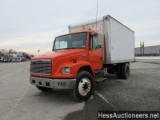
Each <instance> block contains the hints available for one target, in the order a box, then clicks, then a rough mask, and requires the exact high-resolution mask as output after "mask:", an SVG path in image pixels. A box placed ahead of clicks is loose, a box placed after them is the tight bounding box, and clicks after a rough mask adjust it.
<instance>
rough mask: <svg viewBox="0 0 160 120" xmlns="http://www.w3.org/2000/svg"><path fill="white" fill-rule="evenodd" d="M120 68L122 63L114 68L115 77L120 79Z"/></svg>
mask: <svg viewBox="0 0 160 120" xmlns="http://www.w3.org/2000/svg"><path fill="white" fill-rule="evenodd" d="M121 69H122V65H121V64H119V65H117V68H116V75H117V78H119V79H121V78H122V74H121V71H122V70H121Z"/></svg>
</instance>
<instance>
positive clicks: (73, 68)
mask: <svg viewBox="0 0 160 120" xmlns="http://www.w3.org/2000/svg"><path fill="white" fill-rule="evenodd" d="M85 66H90V68H91V70H92V74H93V78H95V76H94V73H93V68H92V66H91V64H90V63H89V62H87V61H79V62H76V63H73V62H66V63H64V64H62V65H60V66H59V68H58V69H57V70H56V72H54V75H53V76H54V78H76V76H77V74H78V72H79V70H80V68H81V67H85ZM63 67H70V74H63V73H62V68H63Z"/></svg>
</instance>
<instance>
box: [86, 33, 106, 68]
mask: <svg viewBox="0 0 160 120" xmlns="http://www.w3.org/2000/svg"><path fill="white" fill-rule="evenodd" d="M98 40H99V39H98V34H93V35H92V34H90V42H89V61H90V63H91V65H92V68H93V69H94V70H100V69H102V68H103V65H102V64H103V62H102V61H103V60H102V46H101V45H99V42H98Z"/></svg>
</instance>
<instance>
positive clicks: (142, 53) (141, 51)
mask: <svg viewBox="0 0 160 120" xmlns="http://www.w3.org/2000/svg"><path fill="white" fill-rule="evenodd" d="M141 55H143V56H144V41H143V42H142V43H141V42H140V56H141Z"/></svg>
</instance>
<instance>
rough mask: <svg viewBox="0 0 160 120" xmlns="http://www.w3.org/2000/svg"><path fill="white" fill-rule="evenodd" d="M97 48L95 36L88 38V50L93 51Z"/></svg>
mask: <svg viewBox="0 0 160 120" xmlns="http://www.w3.org/2000/svg"><path fill="white" fill-rule="evenodd" d="M97 46H98V38H97V36H96V35H91V37H90V49H95V48H96V47H97Z"/></svg>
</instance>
